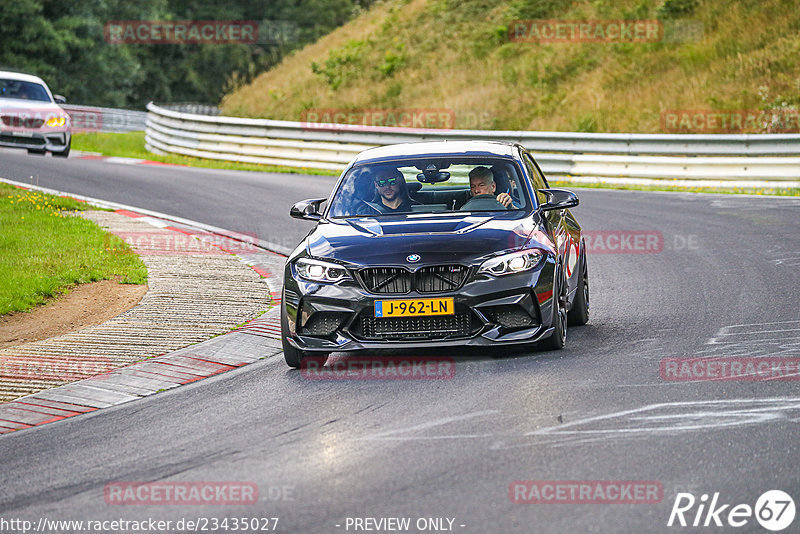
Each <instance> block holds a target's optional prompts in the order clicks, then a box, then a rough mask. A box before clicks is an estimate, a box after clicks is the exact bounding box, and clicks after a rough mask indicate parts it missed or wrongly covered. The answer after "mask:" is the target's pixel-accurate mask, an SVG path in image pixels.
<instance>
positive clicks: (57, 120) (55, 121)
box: [47, 117, 67, 128]
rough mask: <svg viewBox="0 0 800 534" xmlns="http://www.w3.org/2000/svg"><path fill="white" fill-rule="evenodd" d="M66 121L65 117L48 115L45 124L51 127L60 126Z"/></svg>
mask: <svg viewBox="0 0 800 534" xmlns="http://www.w3.org/2000/svg"><path fill="white" fill-rule="evenodd" d="M66 123H67V118H66V117H50V118H49V119H47V125H48V126H49V127H51V128H58V127H60V126H64V125H65V124H66Z"/></svg>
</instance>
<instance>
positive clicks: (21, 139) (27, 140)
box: [0, 135, 44, 146]
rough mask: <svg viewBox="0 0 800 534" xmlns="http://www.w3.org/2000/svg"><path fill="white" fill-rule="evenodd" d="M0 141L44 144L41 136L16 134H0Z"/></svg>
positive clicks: (20, 143)
mask: <svg viewBox="0 0 800 534" xmlns="http://www.w3.org/2000/svg"><path fill="white" fill-rule="evenodd" d="M0 142H2V143H10V144H14V145H41V146H44V139H42V138H41V137H18V136H16V135H0Z"/></svg>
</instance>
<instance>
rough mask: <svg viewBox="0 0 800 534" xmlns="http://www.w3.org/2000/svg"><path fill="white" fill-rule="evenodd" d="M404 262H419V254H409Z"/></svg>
mask: <svg viewBox="0 0 800 534" xmlns="http://www.w3.org/2000/svg"><path fill="white" fill-rule="evenodd" d="M406 261H407V262H409V263H416V262H418V261H419V254H409V255H408V256H406Z"/></svg>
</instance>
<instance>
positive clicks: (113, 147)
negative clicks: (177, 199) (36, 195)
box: [72, 132, 339, 176]
mask: <svg viewBox="0 0 800 534" xmlns="http://www.w3.org/2000/svg"><path fill="white" fill-rule="evenodd" d="M72 148H73V149H75V150H78V151H81V152H96V153H99V154H102V155H103V156H115V157H121V158H138V159H147V160H150V161H158V162H161V163H169V164H172V165H187V166H189V167H202V168H206V169H223V170H232V171H256V172H283V173H295V174H296V173H302V174H319V175H323V176H338V175H339V172H337V171H326V170H320V169H309V168H295V167H282V166H278V165H259V164H254V163H236V162H233V161H219V160H214V159H203V158H193V157H190V156H179V155H174V154H172V155H169V156H161V155H158V154H153V153H152V152H148V151H147V150H146V149H145V148H144V132H127V133H100V132H89V133H75V134H73V136H72Z"/></svg>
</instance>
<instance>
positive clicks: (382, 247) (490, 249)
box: [306, 212, 534, 265]
mask: <svg viewBox="0 0 800 534" xmlns="http://www.w3.org/2000/svg"><path fill="white" fill-rule="evenodd" d="M533 230H534V224H533V223H532V221H531V219H530V217H526V216H525V215H524V214H522V213H510V212H509V213H505V214H500V215H496V214H486V215H482V214H471V215H466V216H464V215H453V216H447V215H442V216H431V215H430V214H426V215H425V216H423V217H422V218H418V217H417V216H415V215H411V216H407V217H399V218H395V217H391V218H381V219H378V218H369V217H364V218H352V219H344V220H337V221H333V222H324V223H321V224H320V225H318V226H317V228H316V229H315V230H314V231H313V232H312V233H311V234H309V236H308V238H307V239H306V246H307V253H308V254H309V255H310V256H313V257H317V258H332V259H337V260H340V261H343V262H347V263H352V264H356V265H366V264H369V265H410V264H411V262H409V261H408V260H407V258H408V256H409V255H411V254H416V255H419V256H420V259H419V260H418V261H417V262H414V264H415V265H429V264H440V263H451V262H456V263H466V264H469V263H471V262H473V261H474V260H476V259H478V258H482V257H485V256H487V255H491V254H493V253H496V252H500V251H504V250H512V249H517V248H520V247H522V246H523V245H524V244H525V243H526V242H527V241H528V239H529V237H530V236H531V233H532V232H533Z"/></svg>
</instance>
